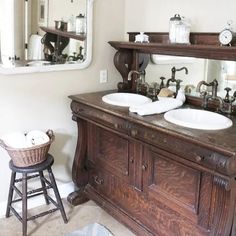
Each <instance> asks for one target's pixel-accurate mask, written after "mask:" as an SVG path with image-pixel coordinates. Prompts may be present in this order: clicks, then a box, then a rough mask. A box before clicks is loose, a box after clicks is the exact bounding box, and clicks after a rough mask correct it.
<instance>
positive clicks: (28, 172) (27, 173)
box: [6, 154, 68, 236]
mask: <svg viewBox="0 0 236 236" xmlns="http://www.w3.org/2000/svg"><path fill="white" fill-rule="evenodd" d="M53 163H54V158H53V156H52V155H50V154H47V156H46V159H45V161H43V162H41V163H38V164H35V165H32V166H28V167H18V166H15V165H14V164H13V162H12V160H11V161H10V162H9V168H10V169H11V171H12V173H11V182H10V187H9V194H8V201H7V209H6V217H9V216H10V212H12V213H13V214H14V215H15V216H16V217H17V219H18V220H20V222H21V223H22V233H23V236H26V235H27V222H28V221H29V220H34V219H36V218H38V217H41V216H45V215H47V214H50V213H53V212H55V211H57V210H60V212H61V216H62V218H63V220H64V223H67V222H68V220H67V217H66V214H65V210H64V207H63V204H62V201H61V197H60V194H59V192H58V188H57V184H56V181H55V178H54V175H53V172H52V169H51V166H52V165H53ZM45 170H47V172H48V177H49V179H48V178H46V177H44V174H43V171H45ZM16 173H20V174H22V178H18V179H17V178H16ZM33 173H38V174H33ZM37 177H39V179H40V182H41V185H42V187H40V188H37V189H34V190H30V191H27V182H28V180H29V179H33V178H37ZM19 182H22V189H21V190H20V189H19V188H18V187H17V186H16V183H19ZM50 188H52V189H53V192H54V195H55V198H56V200H54V199H52V198H51V197H50V196H49V195H48V192H47V190H48V189H50ZM14 191H15V192H16V194H17V195H18V196H19V198H18V199H14V200H13V192H14ZM38 195H43V196H44V199H45V202H46V204H47V205H48V204H50V203H52V204H53V205H54V206H55V208H53V209H50V210H48V211H45V212H41V213H39V214H37V215H34V216H31V217H27V199H28V198H31V197H35V196H38ZM19 201H22V215H20V214H19V213H18V212H17V211H16V209H15V208H14V206H13V204H14V203H16V202H19Z"/></svg>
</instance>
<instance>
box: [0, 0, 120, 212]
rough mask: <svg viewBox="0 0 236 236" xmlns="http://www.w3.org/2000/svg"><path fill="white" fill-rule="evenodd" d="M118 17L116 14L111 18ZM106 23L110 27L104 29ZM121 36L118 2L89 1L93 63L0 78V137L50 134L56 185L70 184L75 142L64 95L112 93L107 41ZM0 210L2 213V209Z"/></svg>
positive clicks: (5, 174) (0, 179) (1, 177)
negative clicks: (103, 73)
mask: <svg viewBox="0 0 236 236" xmlns="http://www.w3.org/2000/svg"><path fill="white" fill-rule="evenodd" d="M117 12H119V14H117ZM108 19H112V24H108V22H109V21H108ZM123 36H124V0H119V1H117V0H95V1H94V43H93V61H92V64H91V66H90V67H89V68H87V69H84V70H77V71H64V72H51V73H35V74H26V75H11V76H3V75H0V136H1V135H3V134H5V133H7V132H11V131H15V130H19V131H24V132H25V131H28V130H32V129H43V130H46V129H48V128H50V129H53V130H54V132H55V135H56V140H55V142H54V143H53V144H52V147H51V150H50V152H51V153H52V154H54V157H55V163H54V166H53V169H54V174H55V176H56V179H57V182H58V185H62V184H65V183H69V182H71V166H72V161H73V155H74V151H75V145H76V140H77V127H76V123H75V122H74V121H72V120H71V110H70V99H69V98H68V96H69V95H72V94H79V93H85V92H91V91H99V90H107V89H113V88H116V84H117V83H118V81H120V78H121V76H120V75H119V74H118V72H117V71H116V69H115V67H114V65H113V56H114V52H115V50H114V49H113V48H111V46H109V44H108V43H107V41H109V40H122V39H123ZM101 69H108V83H106V84H100V83H99V70H101ZM0 156H1V160H0V161H1V165H0V206H3V204H2V205H1V203H4V202H5V201H6V200H7V192H8V186H9V178H10V170H9V168H8V162H9V156H8V155H7V153H6V152H5V151H4V150H3V149H0ZM3 210H4V209H3Z"/></svg>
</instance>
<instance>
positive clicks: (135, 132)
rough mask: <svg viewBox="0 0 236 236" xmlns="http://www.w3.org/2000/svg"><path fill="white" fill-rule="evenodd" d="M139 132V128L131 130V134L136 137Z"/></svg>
mask: <svg viewBox="0 0 236 236" xmlns="http://www.w3.org/2000/svg"><path fill="white" fill-rule="evenodd" d="M137 134H138V130H136V129H132V130H131V136H132V137H135V136H136V135H137Z"/></svg>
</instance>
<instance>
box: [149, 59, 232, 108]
mask: <svg viewBox="0 0 236 236" xmlns="http://www.w3.org/2000/svg"><path fill="white" fill-rule="evenodd" d="M173 67H175V69H176V72H175V74H174V76H175V79H176V80H181V81H182V82H181V83H180V85H181V88H182V89H183V90H184V91H185V93H186V94H187V95H190V96H197V97H199V96H200V93H199V92H198V91H196V88H197V85H198V83H199V82H200V81H203V80H204V81H206V82H207V83H209V82H211V81H213V80H214V79H217V81H218V92H217V94H218V95H219V96H221V97H222V98H225V96H226V91H225V88H226V87H229V88H231V91H230V92H229V95H230V96H233V94H234V92H235V91H236V62H235V61H222V60H210V59H201V58H193V57H177V56H165V55H151V60H150V63H149V65H148V67H147V68H146V81H147V82H148V84H153V83H155V82H156V83H158V85H159V86H160V84H161V79H160V77H164V78H165V79H164V80H163V82H164V85H166V84H167V81H168V79H170V78H171V77H172V76H173V74H172V68H173ZM185 68H186V69H187V73H186V69H185ZM169 85H170V86H175V85H176V84H174V83H172V82H171V81H169ZM204 90H206V91H207V90H208V88H207V87H206V86H203V88H202V89H201V91H204ZM234 104H235V102H234Z"/></svg>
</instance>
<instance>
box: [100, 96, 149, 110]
mask: <svg viewBox="0 0 236 236" xmlns="http://www.w3.org/2000/svg"><path fill="white" fill-rule="evenodd" d="M102 101H103V102H106V103H108V104H111V105H115V106H122V107H130V106H139V105H142V104H145V103H149V102H152V100H151V99H150V98H148V97H145V96H143V95H140V94H135V93H110V94H107V95H104V96H103V97H102Z"/></svg>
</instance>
